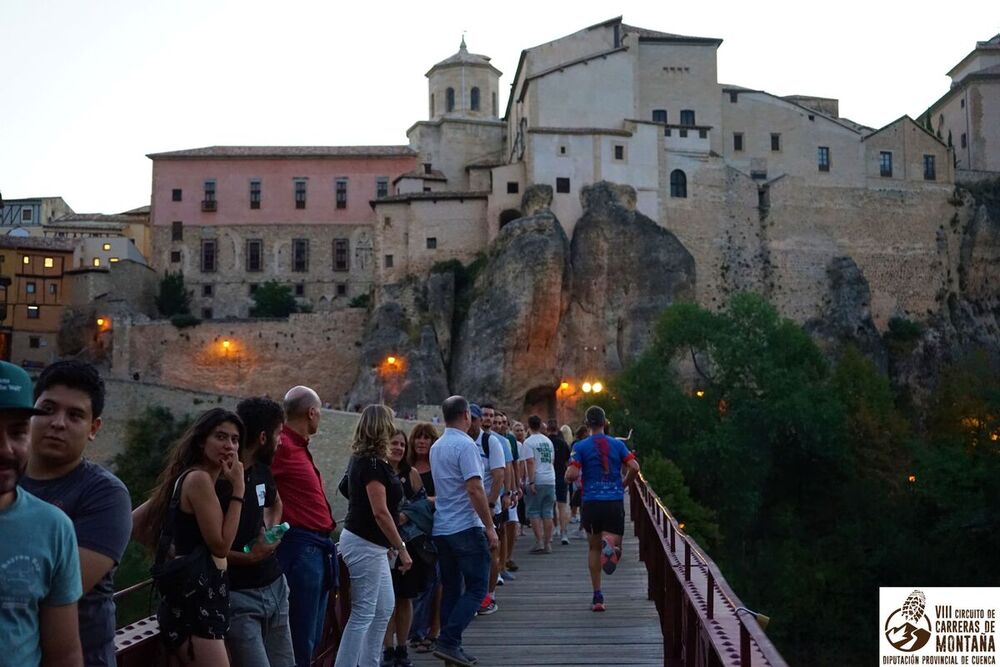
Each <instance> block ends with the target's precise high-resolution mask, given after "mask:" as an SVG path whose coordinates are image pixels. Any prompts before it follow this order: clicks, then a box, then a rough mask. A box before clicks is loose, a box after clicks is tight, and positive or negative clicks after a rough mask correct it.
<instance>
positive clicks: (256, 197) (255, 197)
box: [250, 178, 260, 208]
mask: <svg viewBox="0 0 1000 667" xmlns="http://www.w3.org/2000/svg"><path fill="white" fill-rule="evenodd" d="M250 208H260V179H257V178H254V179H251V181H250Z"/></svg>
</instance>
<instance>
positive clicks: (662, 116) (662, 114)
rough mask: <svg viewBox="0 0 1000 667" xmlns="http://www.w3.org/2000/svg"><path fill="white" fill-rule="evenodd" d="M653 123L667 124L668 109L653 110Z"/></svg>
mask: <svg viewBox="0 0 1000 667" xmlns="http://www.w3.org/2000/svg"><path fill="white" fill-rule="evenodd" d="M653 122H654V123H666V122H667V110H666V109H653Z"/></svg>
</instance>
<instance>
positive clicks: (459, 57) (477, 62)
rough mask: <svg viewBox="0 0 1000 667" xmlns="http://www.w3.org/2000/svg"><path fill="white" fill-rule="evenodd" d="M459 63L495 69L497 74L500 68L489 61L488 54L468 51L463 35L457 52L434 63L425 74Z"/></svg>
mask: <svg viewBox="0 0 1000 667" xmlns="http://www.w3.org/2000/svg"><path fill="white" fill-rule="evenodd" d="M459 65H466V66H469V67H489V68H490V69H492V70H495V71H496V72H497V74H500V70H498V69H497V68H496V67H494V66H493V65H492V64H491V63H490V57H489V56H484V55H480V54H478V53H469V51H468V49H466V47H465V38H464V37H463V38H462V44H461V45H460V46H459V47H458V53H456V54H454V55H451V56H449V57H447V58H445V59H444V60H442V61H441V62H439V63H437V64H436V65H434V67H432V68H430V69H429V70H428V71H427V76H430V74H431V72H433V71H434V70H436V69H442V68H445V67H456V66H459Z"/></svg>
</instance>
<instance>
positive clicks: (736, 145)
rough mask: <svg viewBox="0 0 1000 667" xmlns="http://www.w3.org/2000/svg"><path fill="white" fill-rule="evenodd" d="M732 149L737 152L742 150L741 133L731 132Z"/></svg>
mask: <svg viewBox="0 0 1000 667" xmlns="http://www.w3.org/2000/svg"><path fill="white" fill-rule="evenodd" d="M733 150H734V151H735V152H737V153H739V152H741V151H742V150H743V133H742V132H733Z"/></svg>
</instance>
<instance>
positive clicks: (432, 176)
mask: <svg viewBox="0 0 1000 667" xmlns="http://www.w3.org/2000/svg"><path fill="white" fill-rule="evenodd" d="M404 178H419V179H420V180H423V181H447V180H448V177H447V176H445V175H444V173H443V172H440V171H438V170H437V169H431V170H430V172H426V171H424V170H423V169H414V170H413V171H408V172H406V173H405V174H400V175H399V176H397V177H396V178H394V179H392V183H393V185H395V184H396V183H398V182H399V181H401V180H403V179H404Z"/></svg>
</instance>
